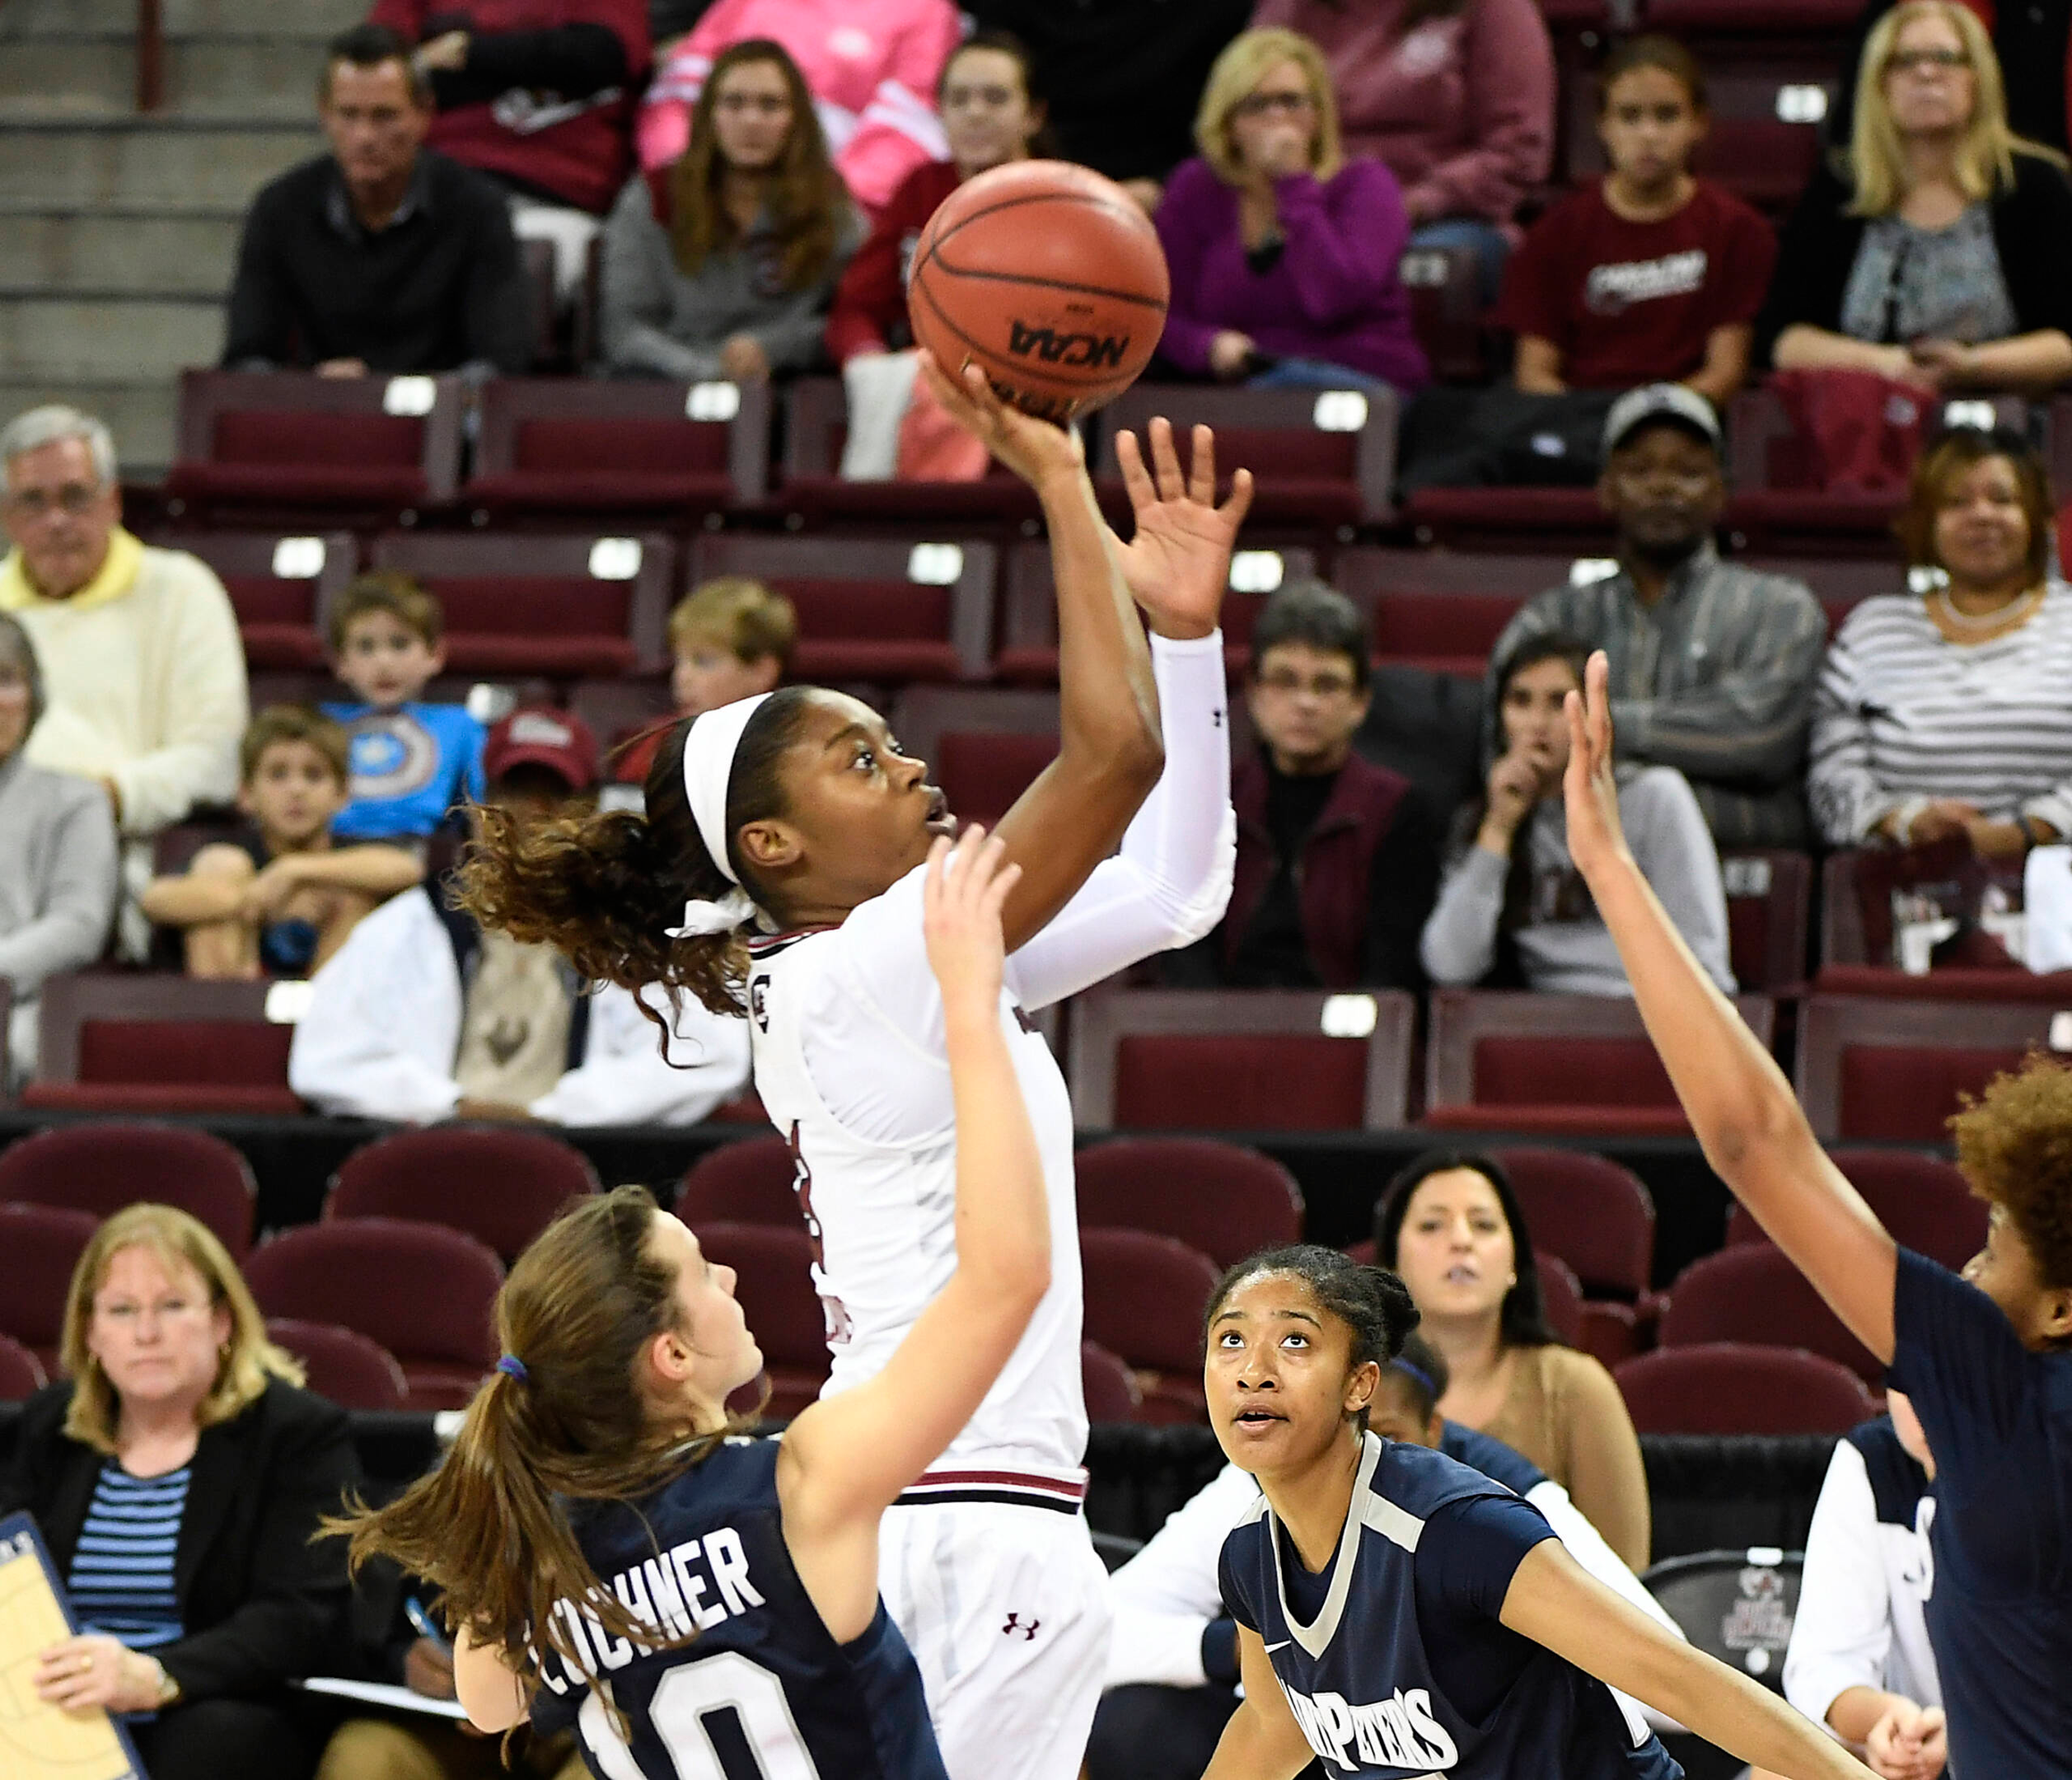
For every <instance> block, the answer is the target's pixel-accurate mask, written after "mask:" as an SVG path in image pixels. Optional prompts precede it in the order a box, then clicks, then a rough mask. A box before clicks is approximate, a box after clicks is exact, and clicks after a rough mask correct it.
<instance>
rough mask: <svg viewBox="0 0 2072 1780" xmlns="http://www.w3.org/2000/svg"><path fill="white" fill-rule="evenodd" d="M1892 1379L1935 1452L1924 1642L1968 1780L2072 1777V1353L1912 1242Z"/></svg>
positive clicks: (1955, 1755)
mask: <svg viewBox="0 0 2072 1780" xmlns="http://www.w3.org/2000/svg"><path fill="white" fill-rule="evenodd" d="M1892 1333H1893V1337H1894V1339H1893V1354H1892V1383H1893V1384H1896V1385H1897V1386H1898V1388H1899V1389H1901V1390H1903V1391H1905V1392H1906V1394H1907V1396H1908V1398H1911V1401H1912V1403H1913V1405H1914V1411H1915V1414H1917V1415H1918V1416H1919V1417H1920V1418H1921V1430H1922V1431H1923V1432H1924V1433H1925V1434H1926V1435H1927V1436H1928V1450H1929V1452H1930V1453H1931V1454H1934V1459H1935V1503H1936V1508H1935V1518H1934V1521H1933V1523H1932V1524H1931V1525H1930V1527H1929V1550H1930V1551H1931V1552H1932V1553H1934V1558H1935V1587H1934V1592H1933V1593H1932V1594H1931V1595H1929V1599H1928V1608H1927V1618H1928V1640H1929V1645H1930V1647H1932V1648H1933V1649H1934V1652H1935V1666H1936V1669H1937V1670H1938V1671H1939V1673H1940V1675H1941V1676H1942V1679H1943V1705H1944V1707H1945V1708H1946V1709H1947V1710H1948V1713H1949V1744H1950V1768H1951V1770H1952V1771H1953V1773H1958V1774H1962V1775H1963V1776H1965V1777H1966V1780H1986V1777H1989V1776H1997V1775H2000V1774H2009V1775H2020V1776H2021V1777H2022V1780H2068V1777H2072V1353H2065V1352H2059V1353H2031V1352H2030V1351H2028V1349H2027V1348H2025V1347H2023V1345H2022V1343H2021V1342H2020V1340H2019V1339H2018V1337H2016V1335H2015V1333H2014V1325H2013V1324H2012V1323H2009V1321H2008V1319H2007V1318H2006V1316H2005V1314H2004V1313H2003V1312H2002V1311H2001V1309H2000V1306H1999V1305H1995V1303H1994V1302H1993V1300H1991V1299H1990V1298H1988V1297H1987V1296H1986V1295H1985V1293H1984V1292H1982V1291H1980V1290H1979V1289H1978V1288H1977V1287H1976V1286H1972V1285H1970V1284H1968V1283H1967V1282H1966V1281H1963V1280H1962V1279H1959V1278H1958V1277H1957V1275H1956V1274H1954V1273H1953V1272H1950V1271H1949V1270H1948V1268H1947V1267H1938V1266H1937V1265H1936V1264H1935V1262H1933V1261H1930V1260H1928V1259H1926V1258H1924V1257H1922V1256H1920V1255H1917V1254H1914V1253H1910V1252H1909V1251H1907V1250H1906V1249H1904V1248H1902V1249H1901V1251H1900V1254H1899V1273H1898V1277H1897V1281H1896V1282H1895V1285H1894V1289H1893V1293H1892Z"/></svg>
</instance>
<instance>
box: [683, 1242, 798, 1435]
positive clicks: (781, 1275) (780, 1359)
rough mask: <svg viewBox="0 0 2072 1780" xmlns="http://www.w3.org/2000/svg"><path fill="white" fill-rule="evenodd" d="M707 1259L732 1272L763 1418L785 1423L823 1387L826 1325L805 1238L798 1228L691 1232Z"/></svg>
mask: <svg viewBox="0 0 2072 1780" xmlns="http://www.w3.org/2000/svg"><path fill="white" fill-rule="evenodd" d="M696 1228H697V1232H698V1243H699V1247H700V1248H703V1249H704V1252H705V1254H706V1256H707V1258H709V1259H710V1260H712V1261H713V1262H717V1263H718V1265H720V1266H721V1267H732V1269H733V1270H734V1272H735V1275H736V1279H735V1281H734V1295H735V1296H736V1297H737V1298H738V1299H739V1300H741V1314H743V1315H744V1316H745V1317H746V1319H748V1332H749V1333H750V1334H751V1335H753V1336H754V1337H755V1344H756V1346H758V1347H760V1348H761V1349H762V1351H763V1375H764V1377H765V1379H766V1380H768V1381H769V1392H770V1396H769V1414H770V1415H772V1416H774V1417H779V1419H782V1420H788V1419H789V1418H790V1417H793V1416H795V1415H797V1413H798V1412H799V1411H800V1410H802V1409H803V1408H806V1406H807V1404H808V1403H811V1402H813V1401H814V1399H815V1398H817V1397H818V1396H819V1395H820V1394H821V1385H823V1384H826V1382H827V1372H828V1361H827V1319H826V1314H824V1313H823V1311H822V1310H821V1300H820V1295H819V1294H818V1293H817V1292H816V1291H814V1290H813V1278H812V1272H811V1267H812V1264H813V1244H812V1239H811V1238H810V1237H809V1236H807V1234H806V1231H805V1229H804V1227H803V1226H802V1225H793V1226H791V1227H790V1228H788V1229H786V1228H779V1226H778V1225H774V1224H727V1223H711V1224H702V1225H698V1226H696Z"/></svg>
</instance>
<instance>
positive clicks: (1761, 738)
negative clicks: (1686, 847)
mask: <svg viewBox="0 0 2072 1780" xmlns="http://www.w3.org/2000/svg"><path fill="white" fill-rule="evenodd" d="M1603 443H1604V469H1603V472H1602V475H1600V476H1599V477H1598V479H1597V499H1598V501H1599V502H1600V504H1602V506H1603V508H1604V510H1605V512H1606V513H1608V514H1609V515H1610V516H1611V522H1612V528H1613V533H1614V541H1613V550H1614V552H1615V558H1616V560H1614V561H1612V562H1610V563H1607V564H1603V565H1602V572H1601V573H1598V574H1592V573H1590V572H1589V570H1590V568H1591V567H1592V565H1589V564H1582V563H1579V564H1577V565H1576V572H1575V574H1574V575H1572V576H1571V578H1570V580H1569V584H1568V585H1567V586H1565V587H1559V588H1550V589H1548V591H1547V592H1546V593H1541V594H1540V595H1539V596H1537V597H1536V598H1534V599H1533V600H1532V601H1531V602H1529V603H1528V604H1527V606H1526V607H1524V608H1523V610H1522V611H1520V612H1519V613H1518V616H1516V617H1515V618H1513V620H1512V621H1511V622H1510V624H1509V625H1508V626H1507V627H1506V628H1505V630H1504V635H1502V636H1501V637H1499V639H1497V644H1496V647H1495V649H1494V650H1493V651H1491V653H1490V679H1489V681H1488V682H1487V686H1488V698H1487V701H1486V705H1485V710H1487V711H1488V712H1489V713H1490V722H1491V724H1492V726H1493V725H1494V714H1495V710H1496V696H1495V692H1496V684H1497V682H1496V675H1497V673H1498V672H1499V671H1500V669H1501V667H1502V665H1503V663H1504V661H1505V660H1506V659H1507V658H1508V657H1509V655H1510V654H1511V653H1512V652H1513V650H1514V649H1517V648H1518V645H1519V644H1521V643H1522V642H1524V641H1525V640H1526V639H1527V638H1529V637H1533V636H1537V635H1542V634H1545V633H1546V632H1550V631H1553V632H1559V633H1561V634H1563V635H1569V636H1574V637H1576V638H1578V639H1580V640H1582V641H1583V642H1585V643H1588V644H1590V645H1591V646H1592V647H1593V648H1595V649H1603V650H1604V651H1605V652H1606V653H1607V655H1608V656H1609V657H1610V658H1611V715H1612V723H1613V725H1614V730H1613V733H1614V734H1615V735H1616V738H1617V743H1616V745H1617V747H1618V750H1619V754H1620V757H1621V759H1626V760H1634V761H1646V762H1648V763H1649V764H1652V765H1656V766H1674V767H1676V768H1677V769H1678V770H1679V771H1681V773H1682V774H1683V775H1684V776H1685V777H1686V779H1688V780H1690V781H1691V789H1692V790H1693V791H1694V792H1695V793H1696V794H1697V797H1698V803H1699V806H1700V808H1702V809H1703V810H1704V811H1705V819H1706V820H1707V822H1710V824H1711V826H1712V833H1713V839H1714V842H1715V843H1717V844H1718V845H1719V846H1721V847H1723V848H1724V847H1729V846H1745V847H1794V846H1803V845H1806V844H1807V840H1808V832H1809V830H1808V822H1807V818H1806V802H1805V794H1804V789H1803V778H1804V764H1805V752H1806V731H1807V726H1808V722H1809V721H1810V719H1811V715H1812V691H1813V682H1814V680H1815V679H1816V677H1817V676H1818V674H1819V672H1820V663H1821V656H1822V650H1823V649H1824V648H1825V646H1826V636H1827V627H1826V618H1825V616H1824V615H1823V614H1822V611H1821V608H1820V603H1819V602H1818V601H1817V600H1816V599H1815V598H1814V597H1813V596H1812V592H1811V591H1810V590H1809V589H1808V588H1807V586H1806V585H1805V583H1803V582H1802V581H1799V580H1797V579H1795V578H1792V577H1790V576H1786V575H1776V574H1764V573H1762V572H1761V571H1760V570H1758V569H1748V568H1744V567H1742V566H1741V565H1739V564H1733V563H1727V562H1723V561H1722V560H1720V557H1719V550H1718V549H1717V548H1716V547H1715V546H1714V542H1713V534H1714V532H1715V531H1716V530H1717V529H1718V527H1719V522H1720V519H1721V517H1722V516H1723V515H1724V513H1725V512H1726V508H1727V480H1726V475H1725V471H1724V467H1723V466H1722V464H1721V461H1720V429H1719V416H1718V415H1717V414H1715V413H1714V410H1713V406H1712V404H1711V403H1710V402H1709V401H1706V400H1705V397H1704V396H1700V395H1699V394H1698V393H1697V392H1696V391H1694V390H1691V389H1688V388H1686V386H1684V385H1682V384H1681V383H1650V384H1649V385H1647V386H1644V388H1640V389H1636V390H1630V391H1627V392H1626V394H1625V395H1624V396H1621V397H1620V398H1619V399H1618V401H1616V402H1614V403H1613V404H1612V405H1611V411H1610V412H1609V413H1608V414H1607V415H1606V416H1605V423H1604V441H1603ZM1487 739H1488V741H1489V742H1490V745H1491V746H1494V729H1493V728H1492V731H1491V734H1490V737H1489V738H1487Z"/></svg>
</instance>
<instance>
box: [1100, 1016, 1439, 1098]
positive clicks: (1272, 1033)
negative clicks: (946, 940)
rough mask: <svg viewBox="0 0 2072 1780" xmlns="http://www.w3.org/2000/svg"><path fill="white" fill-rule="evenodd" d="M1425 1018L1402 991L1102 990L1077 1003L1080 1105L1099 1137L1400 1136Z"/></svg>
mask: <svg viewBox="0 0 2072 1780" xmlns="http://www.w3.org/2000/svg"><path fill="white" fill-rule="evenodd" d="M1415 1015H1416V1003H1415V1000H1413V999H1412V998H1411V997H1410V995H1406V994H1405V993H1404V992H1403V991H1401V990H1395V989H1382V990H1376V991H1359V993H1358V994H1355V995H1342V996H1339V995H1325V994H1322V993H1321V992H1315V991H1308V990H1300V989H1285V990H1284V989H1255V990H1206V989H1170V990H1168V989H1141V990H1108V991H1097V992H1094V993H1090V994H1087V995H1082V996H1080V997H1079V998H1078V1000H1075V1001H1074V1002H1073V1014H1072V1042H1071V1079H1072V1103H1073V1107H1074V1108H1075V1109H1076V1111H1077V1113H1078V1122H1079V1124H1080V1125H1081V1126H1082V1127H1084V1128H1087V1129H1089V1130H1095V1131H1099V1130H1105V1129H1110V1128H1129V1129H1134V1130H1147V1131H1148V1130H1167V1131H1171V1130H1195V1131H1313V1130H1339V1131H1359V1130H1363V1129H1364V1130H1368V1131H1391V1130H1395V1129H1397V1128H1399V1127H1401V1125H1402V1123H1403V1122H1404V1117H1405V1110H1406V1109H1405V1102H1406V1100H1407V1098H1408V1095H1409V1090H1410V1031H1411V1027H1412V1024H1413V1023H1414V1021H1415ZM1369 1019H1371V1020H1372V1025H1371V1026H1369V1027H1368V1029H1367V1030H1365V1031H1364V1032H1362V1031H1361V1030H1360V1028H1362V1027H1363V1026H1367V1023H1368V1020H1369ZM1327 1020H1328V1021H1330V1022H1331V1026H1330V1028H1328V1029H1327V1028H1326V1021H1327ZM1340 1032H1343V1033H1345V1036H1344V1037H1340V1036H1337V1033H1340Z"/></svg>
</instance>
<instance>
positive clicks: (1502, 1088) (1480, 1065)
mask: <svg viewBox="0 0 2072 1780" xmlns="http://www.w3.org/2000/svg"><path fill="white" fill-rule="evenodd" d="M1738 1005H1739V1006H1740V1008H1741V1011H1742V1018H1743V1019H1746V1020H1747V1021H1748V1023H1750V1025H1751V1026H1752V1027H1753V1028H1755V1031H1756V1036H1757V1037H1758V1038H1761V1040H1762V1042H1764V1043H1765V1044H1767V1043H1768V1042H1770V1032H1771V1028H1772V1027H1773V1025H1774V1023H1775V1012H1776V1010H1775V1006H1774V1005H1773V1004H1772V1003H1770V1001H1769V1000H1766V999H1765V998H1763V997H1761V996H1756V995H1743V996H1742V997H1741V998H1740V1000H1739V1003H1738ZM1426 1047H1427V1048H1426V1080H1427V1088H1426V1095H1425V1109H1424V1123H1425V1124H1426V1125H1427V1126H1430V1127H1437V1128H1438V1129H1441V1130H1450V1131H1521V1132H1522V1131H1533V1132H1546V1133H1547V1134H1550V1135H1555V1134H1564V1135H1565V1134H1569V1133H1582V1134H1590V1133H1596V1134H1604V1135H1610V1134H1613V1133H1617V1134H1621V1135H1630V1136H1682V1135H1683V1134H1684V1133H1685V1132H1686V1131H1689V1129H1690V1125H1689V1123H1688V1122H1687V1121H1686V1119H1685V1117H1684V1116H1683V1109H1682V1108H1681V1107H1680V1106H1679V1105H1678V1104H1677V1096H1676V1090H1675V1089H1672V1087H1671V1086H1670V1085H1669V1076H1668V1072H1667V1070H1664V1069H1663V1066H1662V1062H1661V1060H1660V1059H1659V1058H1658V1057H1657V1056H1656V1055H1655V1052H1654V1047H1653V1045H1652V1044H1651V1043H1650V1042H1649V1039H1648V1035H1647V1031H1646V1028H1644V1027H1643V1026H1642V1025H1641V1023H1640V1014H1639V1009H1636V1008H1635V1006H1634V1005H1633V1003H1632V1002H1630V1001H1629V1000H1625V998H1624V997H1621V996H1611V995H1539V994H1534V993H1532V992H1530V991H1515V990H1504V989H1439V990H1434V991H1433V994H1432V1000H1431V1030H1430V1033H1429V1037H1428V1038H1427V1041H1426Z"/></svg>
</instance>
